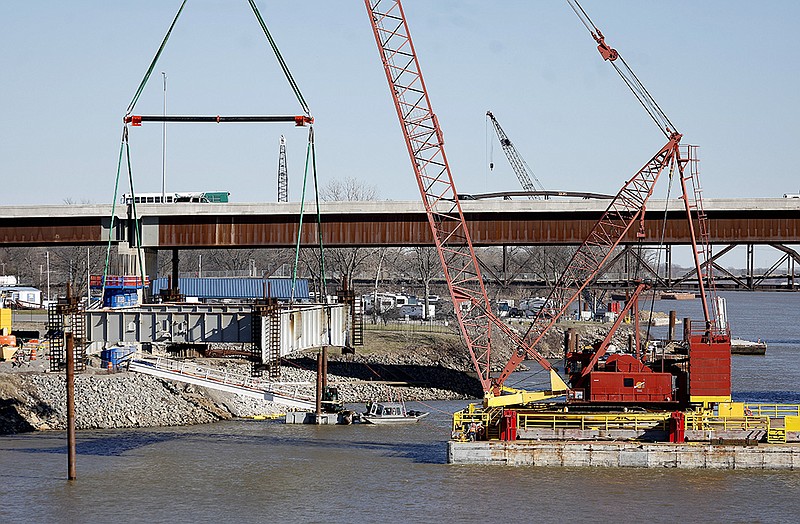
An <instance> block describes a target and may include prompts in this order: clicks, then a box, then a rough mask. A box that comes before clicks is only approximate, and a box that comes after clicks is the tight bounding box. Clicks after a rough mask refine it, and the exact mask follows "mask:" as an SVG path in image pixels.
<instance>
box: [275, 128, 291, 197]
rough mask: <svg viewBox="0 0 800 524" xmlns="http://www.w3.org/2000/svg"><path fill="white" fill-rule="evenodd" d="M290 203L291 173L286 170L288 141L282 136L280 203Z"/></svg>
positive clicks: (279, 167) (279, 158)
mask: <svg viewBox="0 0 800 524" xmlns="http://www.w3.org/2000/svg"><path fill="white" fill-rule="evenodd" d="M288 201H289V172H288V170H287V168H286V139H285V138H284V137H283V135H281V142H280V152H279V153H278V202H288Z"/></svg>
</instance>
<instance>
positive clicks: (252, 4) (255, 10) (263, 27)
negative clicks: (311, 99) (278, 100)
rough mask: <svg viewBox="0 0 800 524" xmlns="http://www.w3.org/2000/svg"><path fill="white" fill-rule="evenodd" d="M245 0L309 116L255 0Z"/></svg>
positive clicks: (309, 112) (308, 111)
mask: <svg viewBox="0 0 800 524" xmlns="http://www.w3.org/2000/svg"><path fill="white" fill-rule="evenodd" d="M247 1H248V2H249V3H250V7H251V8H252V9H253V14H254V15H256V19H257V20H258V24H259V25H260V26H261V30H262V31H264V36H266V37H267V40H268V41H269V45H270V46H271V47H272V52H274V53H275V58H276V59H277V60H278V64H279V65H280V66H281V69H282V70H283V74H284V75H285V76H286V80H287V81H288V82H289V86H290V87H291V88H292V91H294V96H296V97H297V101H298V102H300V106H301V107H302V108H303V111H305V113H306V115H307V116H311V110H310V109H309V108H308V104H306V100H305V98H303V94H302V93H301V92H300V88H299V87H298V85H297V82H295V81H294V77H293V76H292V73H291V72H290V71H289V66H287V65H286V61H284V59H283V55H281V52H280V50H279V49H278V45H277V44H276V43H275V40H274V39H273V38H272V35H271V34H270V32H269V29H267V24H265V23H264V19H263V18H262V17H261V13H260V12H259V11H258V7H257V6H256V3H255V1H254V0H247Z"/></svg>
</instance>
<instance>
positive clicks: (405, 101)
mask: <svg viewBox="0 0 800 524" xmlns="http://www.w3.org/2000/svg"><path fill="white" fill-rule="evenodd" d="M365 6H366V8H367V12H368V14H369V17H370V22H371V24H372V29H373V35H374V36H375V41H376V43H377V46H378V52H379V54H380V57H381V61H382V63H383V66H384V72H385V73H386V79H387V82H388V84H389V89H390V92H391V95H392V100H393V102H394V105H395V109H396V111H397V116H398V120H399V122H400V127H401V128H402V131H403V136H404V138H405V142H406V148H407V150H408V154H409V157H410V160H411V165H412V168H413V170H414V174H415V177H416V181H417V185H418V187H419V190H420V195H421V197H422V201H423V203H424V205H425V210H426V213H427V216H428V223H429V225H430V228H431V232H432V233H433V238H434V241H435V244H436V249H437V252H438V254H439V259H440V262H441V264H442V269H443V274H444V278H445V280H446V282H447V285H448V290H449V292H450V297H451V299H452V301H453V309H454V311H455V315H456V318H457V319H458V324H459V327H460V329H461V334H462V336H463V338H464V341H465V342H466V345H467V348H468V350H469V353H470V358H471V360H472V363H473V365H474V366H475V370H476V371H477V374H478V379H479V380H480V382H481V385H482V387H483V390H484V392H485V393H486V394H488V395H491V394H492V392H493V391H494V388H493V385H492V379H491V377H490V371H491V352H492V345H491V340H492V329H493V328H494V329H499V330H500V331H501V332H503V333H505V334H507V335H509V336H511V337H512V340H515V342H516V343H517V344H522V345H524V342H523V341H522V340H521V338H520V337H519V335H518V334H516V333H515V332H514V331H513V330H511V329H510V328H509V327H508V325H507V324H505V322H503V321H502V320H501V319H499V318H498V317H496V316H495V315H494V314H493V313H492V307H491V303H490V301H489V297H488V296H487V294H486V288H485V287H484V279H483V277H482V275H481V270H480V265H479V264H478V260H477V258H476V256H475V250H474V249H473V246H472V240H471V238H470V234H469V228H468V227H467V223H466V220H465V218H464V213H463V211H462V209H461V203H460V201H459V198H458V192H457V191H456V187H455V183H454V182H453V177H452V174H451V171H450V165H449V163H448V161H447V156H446V154H445V150H444V138H443V135H442V131H441V128H440V126H439V121H438V119H437V118H436V115H435V113H434V112H433V109H432V108H431V103H430V99H429V97H428V92H427V89H426V87H425V81H424V80H423V77H422V71H421V70H420V66H419V62H418V60H417V55H416V51H415V49H414V44H413V42H412V40H411V35H410V32H409V29H408V24H407V22H406V17H405V13H404V12H403V7H402V5H401V3H400V1H399V0H365ZM525 352H526V354H528V355H530V356H531V357H532V358H533V359H535V360H536V361H537V362H538V363H539V364H540V365H541V366H542V367H543V368H544V369H546V370H548V371H549V372H550V379H551V390H552V391H553V392H558V393H561V394H563V393H565V392H566V390H567V386H566V384H565V383H564V381H563V380H562V379H561V377H560V376H559V375H558V373H556V371H555V370H554V369H553V368H552V366H551V365H550V363H549V362H548V361H547V360H546V359H545V358H544V357H543V356H542V355H541V354H539V353H538V352H537V351H536V350H535V349H534V348H531V347H526V348H525Z"/></svg>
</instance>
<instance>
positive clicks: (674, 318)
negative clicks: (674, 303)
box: [668, 309, 678, 340]
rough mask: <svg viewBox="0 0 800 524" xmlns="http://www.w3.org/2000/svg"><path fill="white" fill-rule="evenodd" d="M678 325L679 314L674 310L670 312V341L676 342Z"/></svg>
mask: <svg viewBox="0 0 800 524" xmlns="http://www.w3.org/2000/svg"><path fill="white" fill-rule="evenodd" d="M677 323H678V313H677V312H676V311H675V310H674V309H673V310H672V311H670V312H669V337H668V339H669V340H675V324H677Z"/></svg>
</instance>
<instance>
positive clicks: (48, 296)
mask: <svg viewBox="0 0 800 524" xmlns="http://www.w3.org/2000/svg"><path fill="white" fill-rule="evenodd" d="M44 255H45V259H46V262H47V301H48V302H49V301H50V252H49V251H45V252H44Z"/></svg>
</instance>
